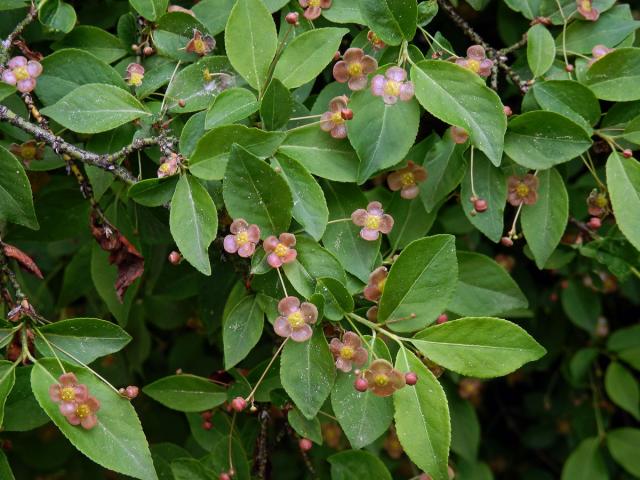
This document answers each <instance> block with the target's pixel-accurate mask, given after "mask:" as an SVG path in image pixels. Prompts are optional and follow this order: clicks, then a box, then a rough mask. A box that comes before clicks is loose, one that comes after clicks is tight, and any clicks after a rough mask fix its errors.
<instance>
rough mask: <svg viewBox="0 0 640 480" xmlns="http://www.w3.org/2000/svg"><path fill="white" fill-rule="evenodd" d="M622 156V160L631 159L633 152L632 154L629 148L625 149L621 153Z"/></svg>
mask: <svg viewBox="0 0 640 480" xmlns="http://www.w3.org/2000/svg"><path fill="white" fill-rule="evenodd" d="M622 156H623V157H624V158H631V157H633V152H632V151H631V150H630V149H629V148H625V149H624V150H623V151H622Z"/></svg>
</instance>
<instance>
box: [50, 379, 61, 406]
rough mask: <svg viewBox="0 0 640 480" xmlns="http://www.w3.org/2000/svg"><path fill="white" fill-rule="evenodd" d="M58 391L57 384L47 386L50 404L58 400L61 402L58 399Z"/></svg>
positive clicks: (58, 386)
mask: <svg viewBox="0 0 640 480" xmlns="http://www.w3.org/2000/svg"><path fill="white" fill-rule="evenodd" d="M60 390H61V388H60V385H58V384H57V383H54V384H53V385H51V386H49V398H50V399H51V401H52V402H55V403H58V402H59V401H60V400H62V399H61V398H60Z"/></svg>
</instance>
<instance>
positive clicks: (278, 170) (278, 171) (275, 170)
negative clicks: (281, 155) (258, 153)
mask: <svg viewBox="0 0 640 480" xmlns="http://www.w3.org/2000/svg"><path fill="white" fill-rule="evenodd" d="M273 171H274V172H276V173H282V168H281V167H276V168H274V169H273Z"/></svg>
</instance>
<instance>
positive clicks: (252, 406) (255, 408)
mask: <svg viewBox="0 0 640 480" xmlns="http://www.w3.org/2000/svg"><path fill="white" fill-rule="evenodd" d="M249 411H250V412H251V413H256V412H257V411H258V407H256V406H255V405H251V406H250V407H249Z"/></svg>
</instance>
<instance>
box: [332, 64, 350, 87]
mask: <svg viewBox="0 0 640 480" xmlns="http://www.w3.org/2000/svg"><path fill="white" fill-rule="evenodd" d="M333 78H335V79H336V82H340V83H345V82H346V81H347V80H349V69H348V66H347V62H345V61H344V60H340V61H339V62H337V63H336V64H335V65H334V66H333Z"/></svg>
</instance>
